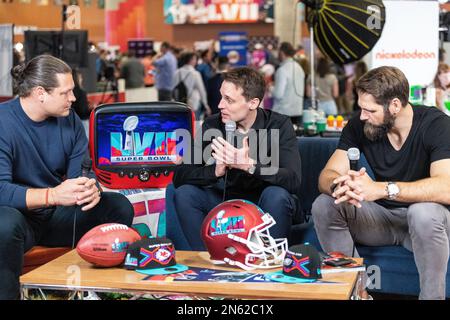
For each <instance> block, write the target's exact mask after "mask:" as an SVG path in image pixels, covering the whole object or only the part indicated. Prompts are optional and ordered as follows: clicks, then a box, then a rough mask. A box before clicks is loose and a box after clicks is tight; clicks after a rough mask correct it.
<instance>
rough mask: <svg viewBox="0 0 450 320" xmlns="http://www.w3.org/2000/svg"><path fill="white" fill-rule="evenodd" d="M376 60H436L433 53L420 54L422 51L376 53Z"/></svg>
mask: <svg viewBox="0 0 450 320" xmlns="http://www.w3.org/2000/svg"><path fill="white" fill-rule="evenodd" d="M375 58H376V59H380V60H383V59H436V53H435V52H422V51H417V49H416V50H414V51H405V50H402V51H401V52H385V51H384V50H382V51H381V52H377V53H376V54H375Z"/></svg>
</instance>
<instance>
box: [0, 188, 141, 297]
mask: <svg viewBox="0 0 450 320" xmlns="http://www.w3.org/2000/svg"><path fill="white" fill-rule="evenodd" d="M75 214H76V226H75V244H74V245H75V246H76V244H77V242H78V240H80V238H81V237H82V236H83V235H84V234H85V233H86V232H88V231H89V230H90V229H92V228H93V227H95V226H97V225H100V224H103V223H108V222H117V223H122V224H126V225H128V226H130V225H131V223H132V222H133V217H134V209H133V206H132V205H131V203H130V202H129V201H128V199H127V198H126V197H125V196H124V195H122V194H120V193H113V192H104V193H103V194H102V198H101V200H100V202H99V203H98V204H97V205H96V206H95V207H94V208H92V209H91V210H89V211H86V212H83V211H81V208H80V207H79V206H71V207H62V206H60V207H57V208H56V209H50V210H46V213H45V214H42V215H41V218H39V214H35V213H22V212H20V211H19V210H17V209H15V208H12V207H6V206H4V207H0V221H1V223H0V274H1V276H0V300H11V299H18V298H19V297H20V292H19V276H20V274H21V272H22V267H23V255H24V253H25V252H27V251H28V250H29V249H31V248H32V247H33V246H35V245H43V246H48V247H60V246H64V247H69V246H72V241H73V236H74V234H73V223H74V216H75Z"/></svg>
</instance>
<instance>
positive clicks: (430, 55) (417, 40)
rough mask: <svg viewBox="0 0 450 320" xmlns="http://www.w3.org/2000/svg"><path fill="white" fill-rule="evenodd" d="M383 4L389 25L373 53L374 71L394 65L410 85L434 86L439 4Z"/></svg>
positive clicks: (371, 59)
mask: <svg viewBox="0 0 450 320" xmlns="http://www.w3.org/2000/svg"><path fill="white" fill-rule="evenodd" d="M383 3H384V5H385V8H386V22H385V24H384V28H383V32H382V33H381V37H380V39H379V40H378V42H377V43H376V45H375V46H374V48H373V49H372V51H371V52H370V53H369V55H370V57H369V59H368V62H370V61H371V68H377V67H381V66H394V67H397V68H399V69H400V70H402V71H403V73H404V74H405V76H406V78H407V79H408V82H409V84H410V85H412V86H413V85H420V86H426V85H428V84H430V83H431V82H432V81H433V79H434V76H435V74H436V70H437V66H438V50H439V4H438V2H437V1H392V0H385V1H383ZM405 12H408V14H405Z"/></svg>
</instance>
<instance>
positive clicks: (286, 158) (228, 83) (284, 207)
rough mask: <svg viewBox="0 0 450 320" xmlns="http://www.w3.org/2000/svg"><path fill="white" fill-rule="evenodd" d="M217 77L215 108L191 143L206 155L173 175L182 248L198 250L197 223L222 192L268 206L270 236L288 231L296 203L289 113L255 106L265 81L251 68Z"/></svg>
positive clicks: (296, 160)
mask: <svg viewBox="0 0 450 320" xmlns="http://www.w3.org/2000/svg"><path fill="white" fill-rule="evenodd" d="M223 78H224V81H223V83H222V86H221V89H220V93H221V95H222V99H221V101H220V103H219V106H218V108H219V110H220V113H218V114H216V115H213V116H211V117H208V118H207V119H206V120H205V121H204V123H203V125H202V133H203V137H204V139H202V142H201V143H198V144H197V146H198V145H201V154H202V155H206V158H208V159H205V156H204V157H203V159H202V162H201V163H192V162H191V163H190V164H187V163H184V164H182V165H181V166H178V167H177V169H176V171H175V174H174V178H173V183H174V186H175V187H176V190H175V208H176V211H177V214H178V218H179V221H180V224H181V228H182V230H183V232H184V234H185V236H186V239H187V240H188V242H189V245H190V248H182V249H191V250H204V248H205V247H204V245H203V242H202V240H201V238H200V226H201V225H202V222H203V219H204V218H205V217H206V215H207V214H208V212H209V211H210V210H211V209H212V208H214V207H215V206H216V205H218V204H219V203H221V202H222V201H223V199H224V198H225V200H230V199H246V200H249V201H252V202H254V203H255V204H257V205H259V207H260V208H261V209H263V210H264V212H268V213H269V214H270V215H271V216H272V217H273V218H274V220H275V221H276V224H275V225H274V226H273V227H271V229H270V233H271V235H272V237H274V238H281V237H288V235H289V231H290V228H291V224H292V219H293V216H294V212H295V210H296V208H297V202H296V197H298V196H299V191H300V177H301V163H300V155H299V152H298V147H297V139H296V136H295V133H294V129H293V127H292V123H291V121H290V119H289V117H287V116H284V115H281V114H278V113H276V112H271V111H269V110H264V109H262V108H260V105H261V102H262V99H263V97H264V92H265V81H264V78H263V77H262V75H261V74H259V73H258V72H257V71H256V70H253V69H251V68H245V67H244V68H236V69H233V70H231V71H229V72H227V73H224V75H223ZM213 130H215V132H217V133H218V135H217V136H216V137H215V138H214V139H212V141H211V139H209V138H206V137H207V136H211V135H210V134H209V133H211V132H213ZM233 131H234V132H233ZM197 139H198V134H197ZM267 158H269V159H270V162H269V163H268V162H267ZM224 195H225V197H224Z"/></svg>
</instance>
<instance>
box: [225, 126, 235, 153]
mask: <svg viewBox="0 0 450 320" xmlns="http://www.w3.org/2000/svg"><path fill="white" fill-rule="evenodd" d="M235 131H236V122H234V121H228V122H226V123H225V134H226V139H227V142H228V143H229V144H231V145H232V146H233V147H234V132H235Z"/></svg>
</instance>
